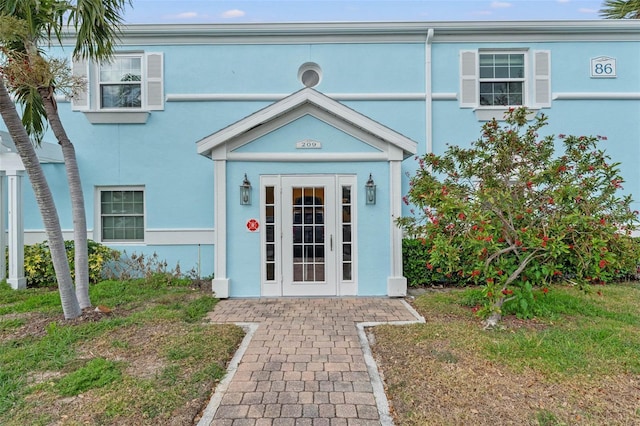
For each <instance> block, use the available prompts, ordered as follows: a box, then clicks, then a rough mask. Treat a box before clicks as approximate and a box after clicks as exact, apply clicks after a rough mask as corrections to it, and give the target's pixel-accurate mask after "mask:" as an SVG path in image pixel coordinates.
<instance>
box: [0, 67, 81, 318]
mask: <svg viewBox="0 0 640 426" xmlns="http://www.w3.org/2000/svg"><path fill="white" fill-rule="evenodd" d="M0 115H1V116H2V119H3V120H4V123H5V124H6V126H7V129H8V130H9V134H10V135H11V137H12V138H13V142H14V143H15V145H16V149H17V150H18V154H19V155H20V158H21V159H22V163H23V164H24V167H25V170H26V172H27V175H28V176H29V181H30V182H31V186H32V188H33V192H34V193H35V197H36V201H37V202H38V207H39V209H40V214H41V215H42V222H43V223H44V227H45V231H46V233H47V238H48V240H49V249H50V250H51V260H52V261H53V268H54V270H55V272H56V279H57V281H58V290H59V291H60V300H61V301H62V311H63V312H64V317H65V318H66V319H73V318H76V317H78V316H80V314H82V310H81V309H80V305H79V303H78V299H77V298H76V294H75V292H74V288H73V281H72V280H71V272H70V270H69V262H68V261H67V254H66V251H65V248H64V239H63V237H62V229H61V228H60V220H59V218H58V212H57V211H56V206H55V203H54V201H53V196H52V195H51V190H50V189H49V185H48V183H47V181H46V179H45V176H44V172H43V171H42V166H41V165H40V161H39V160H38V156H37V155H36V151H35V149H34V148H33V145H32V144H31V140H30V139H29V136H28V135H27V131H26V130H25V128H24V126H23V125H22V121H21V120H20V117H19V116H18V112H17V111H16V106H15V104H14V102H13V101H12V100H11V98H10V96H9V93H8V91H7V87H6V86H5V84H4V80H3V79H2V78H0Z"/></svg>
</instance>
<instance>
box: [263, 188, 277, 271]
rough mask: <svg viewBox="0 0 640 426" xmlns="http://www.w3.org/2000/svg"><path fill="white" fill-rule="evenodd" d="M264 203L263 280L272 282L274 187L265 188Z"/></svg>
mask: <svg viewBox="0 0 640 426" xmlns="http://www.w3.org/2000/svg"><path fill="white" fill-rule="evenodd" d="M265 195H266V196H265V203H264V213H265V221H266V235H265V251H266V260H265V274H266V275H265V280H266V281H274V280H275V279H276V245H275V241H276V225H275V223H276V222H275V221H276V217H275V211H276V208H275V202H276V200H275V196H274V187H273V186H267V187H265Z"/></svg>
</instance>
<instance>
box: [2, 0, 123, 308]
mask: <svg viewBox="0 0 640 426" xmlns="http://www.w3.org/2000/svg"><path fill="white" fill-rule="evenodd" d="M127 4H130V0H102V1H97V0H76V1H67V0H1V1H0V15H4V16H13V17H16V18H21V19H22V21H23V22H25V23H26V25H25V28H26V31H25V32H23V33H21V37H18V38H16V37H13V38H12V39H11V40H10V42H8V43H7V42H6V41H5V43H4V45H3V47H4V49H3V50H4V53H5V56H6V57H8V58H12V55H14V56H13V57H14V59H15V58H19V59H21V60H20V61H14V65H15V64H24V65H25V66H26V68H27V69H26V71H27V72H22V75H23V76H27V77H28V78H27V80H21V81H19V82H17V83H18V84H15V85H13V86H12V87H13V89H14V90H13V92H14V96H16V98H17V99H18V100H20V101H21V103H22V104H23V106H24V110H23V124H24V127H23V129H26V130H28V131H29V132H30V133H31V134H32V135H33V136H35V138H36V140H39V139H40V138H41V137H42V135H43V132H44V129H45V125H44V120H45V119H46V120H48V122H49V124H50V125H51V129H52V130H53V132H54V135H55V136H56V139H57V140H58V143H59V144H60V146H61V148H62V153H63V157H64V162H65V166H66V171H67V179H68V181H69V189H70V193H71V202H72V210H73V224H74V241H75V268H76V295H75V297H74V299H76V303H78V301H79V305H80V306H81V307H82V308H85V307H89V306H91V301H90V300H89V269H88V245H87V226H86V213H85V206H84V195H83V191H82V185H81V180H80V173H79V170H78V165H77V160H76V155H75V149H74V147H73V144H72V143H71V141H70V139H69V137H68V136H67V134H66V131H65V130H64V127H63V125H62V122H61V120H60V117H59V115H58V109H57V105H56V102H55V96H54V94H55V88H56V77H58V74H56V73H55V72H53V71H52V69H51V63H50V62H47V61H44V59H43V57H42V53H41V52H40V50H39V49H38V42H39V41H42V40H45V39H46V40H48V41H51V38H52V35H54V36H55V37H56V39H57V40H58V42H60V40H61V33H62V31H63V29H64V26H65V23H66V24H70V25H71V26H72V27H73V28H74V29H75V30H76V34H77V36H76V45H75V48H74V53H73V54H74V58H85V59H86V58H91V59H96V60H106V59H109V58H110V57H111V56H112V55H113V51H114V46H115V44H114V43H115V41H116V40H117V35H118V31H119V29H118V27H119V25H120V24H121V23H122V18H121V15H122V13H123V11H124V8H125V6H126V5H127ZM9 28H11V29H12V30H14V35H15V34H16V33H15V26H13V27H12V26H11V25H9ZM17 39H19V42H18V43H16V40H17ZM43 64H44V65H43ZM36 69H37V70H38V71H41V72H34V70H36ZM34 79H35V80H34ZM27 81H29V83H30V84H25V83H26V82H27ZM14 83H16V82H14ZM5 89H6V86H5ZM7 99H9V101H10V100H11V99H10V98H8V97H7ZM11 106H13V109H14V111H15V105H14V104H13V103H11ZM7 107H8V106H7ZM16 115H17V113H16ZM7 127H9V126H8V124H7ZM12 137H13V135H12ZM14 138H15V137H14ZM19 152H20V151H19ZM27 173H29V172H28V171H27ZM29 176H30V179H31V175H29ZM45 183H46V182H45ZM34 191H35V192H37V189H36V188H35V187H34ZM40 208H41V211H44V210H43V209H48V210H49V211H51V208H50V206H48V207H47V206H40ZM53 210H54V211H55V206H54V207H53ZM56 220H57V213H56ZM58 228H60V225H59V221H58ZM47 238H48V239H49V241H50V244H55V245H57V244H58V243H57V242H55V243H54V242H53V238H58V237H57V235H54V234H51V233H49V232H48V231H47ZM59 238H60V242H61V243H62V245H63V246H64V241H63V239H62V233H61V232H60V235H59ZM51 254H52V258H53V256H54V250H53V249H52V250H51ZM59 255H61V256H63V258H64V260H65V263H66V256H65V253H64V251H63V252H62V253H61V254H59ZM59 260H61V259H59ZM59 263H60V262H56V261H55V260H54V266H55V265H56V264H59ZM66 269H67V271H68V270H69V267H68V264H67V268H66ZM61 274H64V271H61ZM56 278H57V279H58V282H59V285H61V284H60V283H61V280H62V281H66V277H58V269H56ZM69 279H70V278H69ZM65 294H66V292H65ZM62 295H63V293H62V288H61V296H62ZM65 317H67V315H66V314H65Z"/></svg>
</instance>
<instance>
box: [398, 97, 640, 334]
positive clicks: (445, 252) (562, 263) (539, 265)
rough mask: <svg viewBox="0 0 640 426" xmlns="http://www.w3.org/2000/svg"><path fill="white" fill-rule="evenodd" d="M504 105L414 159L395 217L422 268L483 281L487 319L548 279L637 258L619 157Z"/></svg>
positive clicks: (573, 277)
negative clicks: (499, 116)
mask: <svg viewBox="0 0 640 426" xmlns="http://www.w3.org/2000/svg"><path fill="white" fill-rule="evenodd" d="M529 114H531V111H528V110H527V109H526V108H517V109H511V110H510V111H509V113H508V114H507V115H506V116H505V124H504V125H502V124H499V123H498V122H497V121H496V120H492V121H490V122H488V123H486V124H485V125H484V126H482V136H481V137H480V139H478V140H477V141H475V142H474V143H472V145H471V147H470V148H468V149H465V148H460V147H457V146H449V147H448V148H447V150H446V151H445V152H444V154H442V155H435V154H433V153H431V154H428V155H426V156H424V157H422V158H420V159H419V169H418V170H417V171H416V174H415V176H413V177H412V178H411V180H410V189H409V193H408V195H407V197H405V200H404V201H405V203H407V204H410V205H412V212H413V213H414V215H413V216H409V217H403V218H400V219H399V220H398V223H399V224H400V225H401V226H402V227H403V228H404V230H405V231H406V232H407V235H410V236H412V237H414V238H423V239H425V241H426V244H428V245H429V249H428V255H427V257H426V258H425V259H424V264H425V267H426V268H428V269H432V270H435V271H436V272H437V273H442V274H444V276H445V278H452V279H459V280H468V281H471V282H474V283H477V284H481V285H483V287H484V294H485V297H486V303H485V306H484V308H483V309H481V310H480V313H481V314H482V315H484V316H486V317H488V318H487V322H486V324H487V326H493V325H495V324H496V323H497V321H498V320H499V319H500V315H501V310H502V306H503V305H504V304H505V303H507V302H510V301H513V302H514V303H515V305H516V306H517V313H518V314H519V315H521V316H523V317H529V316H531V315H533V312H534V311H535V310H534V309H533V306H532V305H533V303H535V302H534V298H533V293H532V291H533V289H534V288H535V287H543V288H545V291H546V287H547V286H548V285H549V284H550V283H551V282H553V281H554V280H558V279H567V280H570V281H571V282H573V283H575V284H578V285H580V286H585V285H586V284H592V283H598V284H600V283H606V282H610V281H613V280H614V279H616V278H617V277H618V276H619V274H620V273H621V271H628V270H632V269H633V268H634V267H635V265H636V264H637V260H638V250H637V244H635V243H634V241H633V239H632V238H631V237H630V236H631V234H632V232H633V231H634V230H635V229H636V227H637V225H638V220H637V217H636V216H637V214H638V212H632V211H631V209H630V205H631V196H629V195H620V189H621V188H622V183H623V179H622V176H621V174H620V169H619V164H618V163H612V162H611V159H610V157H609V156H608V155H607V154H606V153H605V152H604V150H602V149H601V148H600V147H599V145H600V144H601V143H602V142H603V141H605V140H606V138H605V137H601V136H564V135H559V136H558V138H559V139H560V140H561V142H562V145H563V148H564V150H563V151H562V152H560V153H559V154H556V151H555V150H556V139H555V137H554V136H547V137H540V136H539V135H538V131H539V130H540V129H541V128H542V127H543V126H545V125H546V117H545V116H544V115H540V116H538V117H536V118H535V120H533V121H532V122H530V121H529V120H528V118H527V117H528V116H529Z"/></svg>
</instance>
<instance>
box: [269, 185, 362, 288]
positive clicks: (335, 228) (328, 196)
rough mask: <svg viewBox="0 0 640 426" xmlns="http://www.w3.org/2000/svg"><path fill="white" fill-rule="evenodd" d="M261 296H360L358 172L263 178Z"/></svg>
mask: <svg viewBox="0 0 640 426" xmlns="http://www.w3.org/2000/svg"><path fill="white" fill-rule="evenodd" d="M261 183H262V184H261V202H262V211H263V215H262V221H263V223H264V228H263V229H264V232H263V233H262V245H263V246H262V247H263V250H262V268H261V269H262V295H263V296H336V295H337V296H342V295H355V294H357V280H356V276H355V271H356V270H357V268H356V256H355V253H357V250H356V247H355V238H354V237H355V235H354V229H355V222H354V221H355V218H356V214H355V211H352V210H353V209H355V205H356V203H355V191H353V190H352V189H353V188H354V185H355V176H352V175H296V176H263V177H262V178H261Z"/></svg>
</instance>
